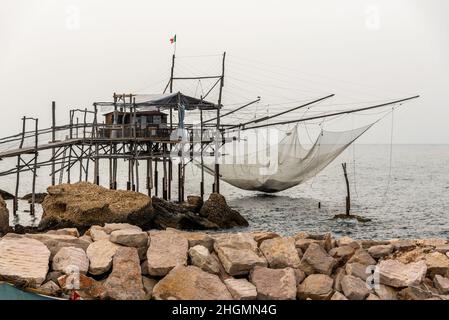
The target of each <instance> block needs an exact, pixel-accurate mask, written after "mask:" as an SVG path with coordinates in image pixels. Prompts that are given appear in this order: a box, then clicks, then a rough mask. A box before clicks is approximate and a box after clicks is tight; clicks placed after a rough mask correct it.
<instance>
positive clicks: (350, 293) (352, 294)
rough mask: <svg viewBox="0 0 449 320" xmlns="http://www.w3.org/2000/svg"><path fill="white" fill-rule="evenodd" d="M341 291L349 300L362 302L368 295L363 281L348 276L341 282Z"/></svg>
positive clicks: (368, 291)
mask: <svg viewBox="0 0 449 320" xmlns="http://www.w3.org/2000/svg"><path fill="white" fill-rule="evenodd" d="M341 289H342V290H343V293H344V295H345V296H346V297H347V298H348V299H349V300H363V299H365V298H366V297H367V296H368V294H369V293H370V290H369V289H368V287H367V285H366V282H365V281H363V280H361V279H360V278H357V277H354V276H350V275H346V276H344V277H343V279H342V280H341Z"/></svg>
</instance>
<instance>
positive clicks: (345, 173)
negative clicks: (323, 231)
mask: <svg viewBox="0 0 449 320" xmlns="http://www.w3.org/2000/svg"><path fill="white" fill-rule="evenodd" d="M341 166H342V167H343V174H344V176H345V181H346V193H347V195H346V215H347V216H349V215H350V211H351V193H350V190H349V179H348V173H347V171H346V162H345V163H342V164H341Z"/></svg>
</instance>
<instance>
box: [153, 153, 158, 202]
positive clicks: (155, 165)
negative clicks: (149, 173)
mask: <svg viewBox="0 0 449 320" xmlns="http://www.w3.org/2000/svg"><path fill="white" fill-rule="evenodd" d="M157 162H158V161H157V159H154V193H155V195H156V197H157V196H158V189H159V185H158V178H159V177H158V175H159V173H158V171H157Z"/></svg>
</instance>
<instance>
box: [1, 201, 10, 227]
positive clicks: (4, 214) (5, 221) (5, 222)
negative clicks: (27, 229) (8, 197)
mask: <svg viewBox="0 0 449 320" xmlns="http://www.w3.org/2000/svg"><path fill="white" fill-rule="evenodd" d="M9 230H10V228H9V210H8V208H7V207H6V203H5V201H4V200H3V198H2V197H1V196H0V236H2V235H3V234H6V233H8V231H9Z"/></svg>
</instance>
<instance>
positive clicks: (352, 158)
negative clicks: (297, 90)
mask: <svg viewBox="0 0 449 320" xmlns="http://www.w3.org/2000/svg"><path fill="white" fill-rule="evenodd" d="M391 151H392V153H391ZM390 154H391V156H392V157H391V162H390ZM15 161H16V160H14V159H7V160H4V161H0V167H1V169H4V168H8V167H9V168H10V167H11V166H14V165H15ZM342 162H347V164H348V173H349V177H350V182H351V193H352V194H351V196H352V212H353V213H354V214H358V215H361V216H364V217H367V218H370V219H371V222H367V223H359V222H354V221H341V220H333V219H332V217H333V216H334V215H335V214H339V213H344V203H345V196H346V186H345V182H344V177H343V172H342V168H341V163H342ZM390 163H391V165H390ZM141 167H142V169H141V172H142V173H144V172H145V167H144V166H143V165H142V166H141ZM101 168H102V172H101V174H102V181H101V183H102V184H107V183H108V177H107V172H108V171H107V167H106V162H105V163H104V164H102V165H101ZM126 168H127V167H126V164H124V163H122V168H121V170H120V173H121V176H122V178H121V179H120V184H119V188H124V187H125V185H126V174H127V171H126V170H127V169H126ZM75 172H79V169H78V168H77V167H75V168H74V171H73V173H72V177H73V176H75V177H77V176H78V174H77V173H75ZM175 176H176V174H175ZM21 178H22V181H21V186H20V194H21V195H24V194H26V193H29V192H30V191H31V179H30V178H31V177H30V175H29V174H23V175H22V176H21ZM186 179H187V185H186V194H198V193H199V170H198V169H196V168H194V167H193V166H188V167H187V171H186ZM57 180H58V179H57ZM63 181H65V177H63ZM91 181H92V180H91ZM211 181H212V179H211V178H210V177H208V179H207V180H206V190H210V189H211ZM49 184H50V177H49V175H48V171H46V169H42V170H41V171H40V172H39V177H38V186H37V189H38V190H37V191H38V192H43V191H45V189H46V187H47V186H48V185H49ZM14 185H15V177H14V176H6V177H0V189H3V190H6V191H9V192H11V193H13V191H14ZM173 187H174V191H173V192H174V193H173V194H174V195H175V192H176V188H175V187H176V183H173ZM140 188H141V191H143V192H145V190H144V181H141V187H140ZM222 193H223V194H224V195H225V196H226V198H227V200H228V203H229V204H230V205H231V206H232V207H233V208H235V209H237V210H238V211H240V212H241V213H242V214H243V215H244V216H245V217H246V218H247V219H248V221H249V223H250V227H249V229H251V230H270V231H275V232H278V233H280V234H284V235H291V234H294V233H296V232H298V231H311V232H317V233H318V232H319V233H321V232H328V231H330V232H332V233H334V234H335V235H349V236H351V237H354V238H359V239H363V238H369V239H371V238H372V239H387V238H388V239H389V238H396V237H403V238H423V237H446V238H449V145H394V146H393V148H392V150H390V146H389V145H356V146H355V147H354V148H353V147H350V148H349V149H348V150H347V151H345V153H344V154H342V155H341V156H340V157H339V158H338V159H337V160H336V161H334V162H333V163H332V164H331V165H330V166H328V167H327V168H326V169H325V170H324V171H323V172H321V173H320V174H319V175H318V176H317V177H315V178H314V179H312V180H310V181H309V182H307V183H306V184H303V185H300V186H297V187H295V188H292V189H289V190H286V191H283V192H280V193H278V194H275V195H266V194H262V193H255V192H248V191H243V190H239V189H236V188H234V187H232V186H230V185H228V184H226V183H224V182H223V183H222ZM319 202H321V209H318V203H319ZM7 203H8V207H9V209H10V211H11V212H12V202H11V201H7ZM20 208H21V212H20V213H19V215H18V217H12V214H11V224H15V223H20V224H23V225H36V224H37V223H38V222H39V217H40V215H41V211H42V210H41V208H38V213H37V215H36V217H35V218H32V217H30V215H29V213H27V212H26V210H27V209H28V204H27V203H26V202H24V201H21V203H20Z"/></svg>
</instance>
